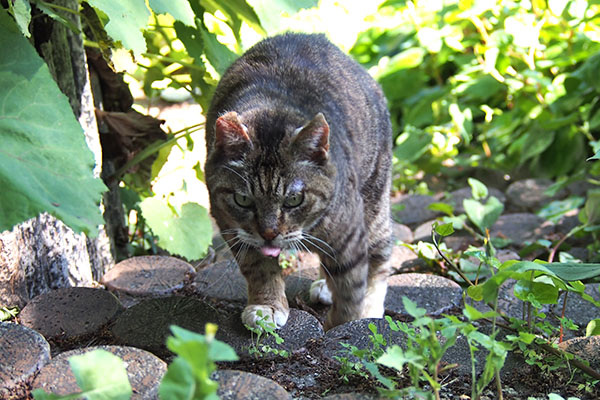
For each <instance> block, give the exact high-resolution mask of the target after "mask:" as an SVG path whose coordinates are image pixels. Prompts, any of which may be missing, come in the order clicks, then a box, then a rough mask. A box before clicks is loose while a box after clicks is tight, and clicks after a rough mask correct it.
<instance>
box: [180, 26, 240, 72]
mask: <svg viewBox="0 0 600 400" xmlns="http://www.w3.org/2000/svg"><path fill="white" fill-rule="evenodd" d="M200 34H201V36H202V41H203V43H204V53H205V54H206V58H207V59H208V61H209V62H210V64H211V65H212V66H213V67H214V68H215V69H216V70H217V72H218V73H219V74H220V75H223V74H224V73H225V70H227V67H229V66H230V65H231V64H232V63H233V62H234V61H235V60H236V58H237V57H238V56H237V54H235V53H234V52H232V51H231V50H229V49H228V48H227V46H225V45H224V44H223V43H221V42H219V41H218V40H217V37H216V36H215V35H214V34H213V33H210V32H208V31H207V30H206V29H200ZM186 47H187V46H186Z"/></svg>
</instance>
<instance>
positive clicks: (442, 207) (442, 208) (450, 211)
mask: <svg viewBox="0 0 600 400" xmlns="http://www.w3.org/2000/svg"><path fill="white" fill-rule="evenodd" d="M427 208H428V209H430V210H432V211H439V212H442V213H444V214H446V215H448V216H452V215H454V207H452V206H451V205H450V204H447V203H431V204H430V205H428V206H427Z"/></svg>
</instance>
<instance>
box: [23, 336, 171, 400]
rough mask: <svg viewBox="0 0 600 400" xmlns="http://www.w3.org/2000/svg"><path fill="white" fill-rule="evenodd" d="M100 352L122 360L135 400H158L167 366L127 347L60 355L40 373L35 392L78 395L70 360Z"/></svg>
mask: <svg viewBox="0 0 600 400" xmlns="http://www.w3.org/2000/svg"><path fill="white" fill-rule="evenodd" d="M97 349H102V350H106V351H108V352H110V353H112V354H114V355H116V356H118V357H119V358H120V359H121V360H123V362H124V363H125V368H126V370H127V377H128V378H129V383H130V384H131V388H132V390H133V396H132V397H131V398H132V399H134V400H136V399H139V400H142V399H157V398H158V387H159V385H160V381H161V379H162V377H163V375H164V374H165V372H166V371H167V364H166V363H165V362H164V361H163V360H161V359H160V358H158V357H156V356H155V355H153V354H152V353H149V352H147V351H145V350H141V349H137V348H135V347H125V346H93V347H86V348H82V349H76V350H71V351H67V352H64V353H61V354H59V355H58V356H56V357H54V358H53V359H52V361H51V362H50V363H49V364H47V365H46V366H45V367H44V368H43V369H42V370H41V371H40V373H39V374H38V376H37V377H36V378H35V380H34V382H33V385H32V388H33V389H38V388H41V389H44V390H45V391H46V392H49V393H54V394H58V395H67V394H70V393H75V392H77V391H79V390H80V389H79V387H78V385H77V382H76V381H75V376H74V375H73V372H72V371H71V367H70V365H69V358H71V357H72V356H75V355H82V354H86V353H88V352H90V351H94V350H97Z"/></svg>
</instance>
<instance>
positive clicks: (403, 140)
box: [394, 126, 431, 163]
mask: <svg viewBox="0 0 600 400" xmlns="http://www.w3.org/2000/svg"><path fill="white" fill-rule="evenodd" d="M430 146H431V135H429V134H428V133H426V132H424V131H422V130H420V129H416V128H414V127H411V126H407V127H406V131H405V132H403V133H402V134H400V136H398V139H396V147H395V149H394V156H395V157H396V158H397V159H398V161H400V162H401V163H410V162H413V161H416V160H417V159H418V158H419V157H421V156H422V155H423V154H425V152H426V151H427V150H428V149H429V147H430Z"/></svg>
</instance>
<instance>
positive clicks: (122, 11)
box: [88, 0, 150, 57]
mask: <svg viewBox="0 0 600 400" xmlns="http://www.w3.org/2000/svg"><path fill="white" fill-rule="evenodd" d="M88 3H89V4H90V5H91V6H92V7H94V8H97V9H99V10H101V11H102V12H103V13H104V14H106V15H107V16H108V18H109V21H108V23H107V24H106V26H105V27H104V29H106V33H108V35H109V36H110V37H111V38H113V39H114V40H115V41H119V42H121V44H122V45H123V47H125V48H126V49H128V50H132V51H133V53H134V54H135V56H136V57H137V56H139V55H141V54H142V53H144V52H145V51H146V40H145V39H144V35H143V34H142V30H143V29H144V28H145V27H146V26H147V25H148V19H149V18H150V10H148V7H146V3H145V2H144V1H143V0H128V1H113V0H89V1H88Z"/></svg>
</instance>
